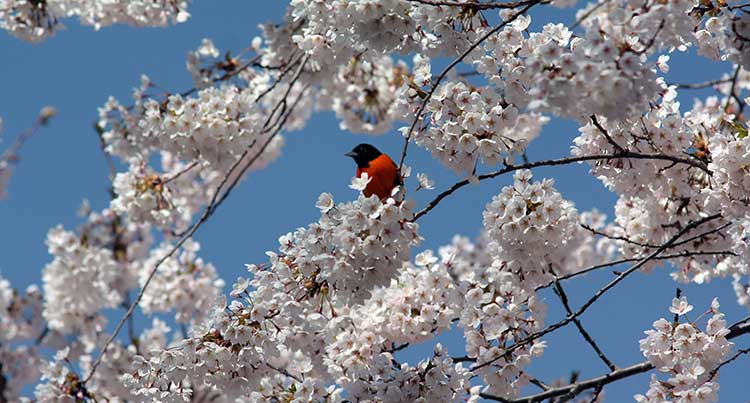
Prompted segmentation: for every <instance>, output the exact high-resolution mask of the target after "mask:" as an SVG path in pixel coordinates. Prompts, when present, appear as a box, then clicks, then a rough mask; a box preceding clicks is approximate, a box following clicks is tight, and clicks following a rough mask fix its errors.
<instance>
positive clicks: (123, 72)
mask: <svg viewBox="0 0 750 403" xmlns="http://www.w3.org/2000/svg"><path fill="white" fill-rule="evenodd" d="M285 4H286V2H283V1H247V0H246V1H242V0H225V1H222V2H212V1H197V2H195V3H194V4H192V5H191V7H190V9H189V11H190V12H191V14H192V18H191V19H190V20H188V22H187V23H185V24H181V25H177V26H174V27H171V28H168V29H132V28H129V27H122V26H116V27H108V28H104V29H102V30H101V31H99V32H95V31H94V30H93V29H92V28H90V27H81V26H79V25H78V24H77V23H76V22H75V21H66V22H67V25H68V28H67V29H66V30H63V31H61V32H59V33H58V34H57V36H55V37H54V38H52V39H49V40H47V41H46V42H43V43H41V44H29V43H25V42H21V41H19V40H17V39H15V38H13V37H11V36H9V35H7V34H6V33H4V32H2V33H0V55H2V63H0V116H2V118H3V120H4V125H3V126H4V130H3V136H2V138H1V140H2V142H0V150H3V149H4V148H5V147H7V145H8V144H10V143H11V142H12V139H13V138H14V136H15V135H16V134H17V133H19V132H20V131H21V130H23V129H24V128H26V127H28V125H29V124H30V123H31V122H32V121H33V120H34V118H35V116H36V114H37V113H38V111H39V109H40V108H41V107H43V106H44V105H53V106H55V107H56V108H57V109H58V111H59V115H58V116H57V117H55V119H54V120H53V121H52V124H51V125H50V127H49V128H46V129H43V130H42V131H40V132H39V133H38V134H37V135H36V136H35V137H33V138H32V139H31V140H30V141H29V142H28V143H27V144H26V146H25V147H24V148H23V150H22V152H21V161H20V163H19V165H18V167H17V169H16V173H15V175H14V177H13V179H12V182H11V186H10V189H9V196H8V199H7V200H4V201H0V245H3V247H2V248H0V273H2V275H3V276H4V277H6V278H8V279H9V280H10V281H11V283H12V284H13V285H14V286H15V287H17V288H24V287H26V286H27V285H30V284H33V283H37V284H39V282H40V279H41V270H42V268H43V267H44V265H45V264H46V263H47V262H48V261H49V260H50V257H49V255H48V254H47V250H46V246H45V244H44V239H45V236H46V233H47V231H48V229H49V228H51V227H53V226H55V225H57V224H58V223H60V224H63V225H64V226H65V227H66V228H74V227H75V226H76V225H77V224H78V223H79V221H78V218H77V216H76V210H77V209H78V207H79V206H80V204H81V201H82V200H83V199H84V198H86V199H88V200H89V201H90V202H91V205H92V207H93V208H94V209H96V210H99V209H101V208H104V207H106V206H107V204H108V200H109V199H108V194H107V188H108V186H109V183H108V181H107V170H106V164H105V161H104V158H103V157H102V154H101V153H100V151H99V145H98V139H97V137H96V134H95V132H94V130H93V129H92V125H93V123H94V122H95V121H96V119H97V107H99V106H101V105H102V104H103V103H104V102H105V101H106V99H107V97H108V96H110V95H114V96H115V97H117V98H118V99H120V100H122V101H123V102H129V99H130V94H131V90H132V88H133V87H134V86H136V85H137V84H138V78H139V76H140V74H142V73H146V74H148V75H149V76H150V77H151V78H152V80H153V81H154V82H155V83H157V84H158V85H160V86H161V87H163V88H167V89H171V90H181V89H186V88H189V87H190V86H191V80H190V76H189V74H188V73H187V71H186V70H185V55H186V54H187V52H188V51H191V50H193V49H195V48H196V47H197V46H198V45H199V44H200V41H201V39H202V38H204V37H208V38H211V39H213V40H214V42H215V43H216V45H217V46H218V47H219V48H220V50H237V49H241V48H244V47H246V46H247V45H248V44H249V42H250V40H251V39H252V37H253V36H255V35H257V34H258V30H257V24H258V23H262V22H266V21H280V20H281V18H282V15H283V10H284V7H285ZM532 15H533V16H534V19H533V24H532V29H534V28H538V27H539V26H541V24H542V23H543V22H566V21H567V22H569V21H571V13H570V12H561V11H560V10H558V9H553V8H550V7H547V8H545V9H543V10H541V11H538V12H535V13H534V14H532ZM688 60H689V62H688ZM670 65H671V67H672V71H671V72H670V75H669V76H668V79H669V80H670V81H675V82H699V81H703V80H707V79H713V78H717V77H719V76H720V74H722V73H723V72H726V71H728V69H729V66H728V65H727V64H720V65H717V64H714V63H711V62H708V61H706V60H705V59H702V58H688V57H686V56H684V55H673V57H672V63H670ZM705 94H707V92H705V91H703V92H697V91H692V92H690V93H684V94H681V96H680V100H681V101H682V105H683V110H684V109H686V108H689V107H690V106H691V105H692V98H693V97H694V96H703V95H705ZM576 135H577V126H576V125H575V124H574V123H572V122H566V121H560V120H553V122H552V123H550V124H549V125H547V126H546V127H545V129H544V131H543V133H542V136H541V137H540V138H539V139H537V140H535V142H534V143H533V144H532V146H531V147H530V149H529V153H528V154H529V157H530V159H532V160H535V159H542V158H552V157H562V156H565V155H567V154H568V153H569V147H570V145H571V144H572V139H573V138H574V137H576ZM362 141H367V142H370V143H372V144H375V145H376V146H377V147H378V148H380V149H381V150H383V151H385V152H388V153H390V154H392V155H397V154H398V153H399V151H400V147H401V146H402V142H403V139H402V137H401V135H400V134H399V133H398V132H396V131H395V130H393V131H391V132H388V133H387V134H385V135H382V136H378V137H367V136H364V135H356V134H351V133H346V132H343V131H341V130H340V129H339V127H338V122H337V121H336V119H335V117H334V116H333V115H332V114H331V113H319V114H316V115H315V116H314V117H313V119H312V120H311V121H310V122H309V124H308V126H307V127H306V128H305V129H304V130H302V131H299V132H294V133H291V134H288V135H287V136H286V146H285V148H284V150H283V154H282V157H281V158H280V159H279V160H278V161H276V162H275V163H273V164H271V165H270V166H269V167H268V168H266V169H265V170H262V171H259V172H256V173H253V174H252V175H251V176H249V177H248V179H246V180H245V181H244V182H243V183H242V184H241V185H240V186H239V188H238V189H237V190H236V192H234V193H233V194H232V196H231V197H230V198H229V199H228V200H227V202H226V203H225V204H224V205H223V206H222V207H221V209H220V210H219V211H218V213H217V214H215V215H214V216H213V217H212V218H211V220H210V221H209V222H208V223H207V224H206V225H204V227H202V228H201V229H200V230H199V232H198V234H197V236H196V239H197V240H198V241H200V243H201V245H202V251H201V256H202V257H203V258H204V259H206V260H207V261H210V262H212V263H214V264H215V265H216V267H217V268H218V270H219V272H220V273H221V275H222V277H223V278H224V279H225V281H226V282H227V283H228V284H229V285H231V283H232V282H233V281H234V279H236V278H237V277H238V276H241V275H245V273H246V272H245V269H244V264H246V263H260V262H263V261H265V258H266V257H265V254H264V252H265V251H267V250H276V248H277V246H278V241H277V239H278V237H279V236H280V235H282V234H284V233H286V232H288V231H293V230H294V229H295V228H297V227H300V226H304V225H307V224H308V223H310V222H312V221H314V220H316V219H317V218H318V210H317V209H316V208H315V206H314V204H315V200H316V199H317V196H318V195H319V194H320V193H321V192H323V191H328V192H331V193H333V195H334V197H335V199H336V200H338V201H342V200H347V199H353V198H355V197H356V194H355V193H354V192H353V191H352V190H351V189H349V188H348V184H349V180H350V178H351V177H352V176H353V174H354V169H355V167H354V164H353V163H352V161H351V160H350V159H348V158H346V157H344V156H343V153H344V152H346V151H348V150H349V149H351V148H352V147H353V146H354V145H355V144H357V143H360V142H362ZM407 164H408V165H411V166H412V167H413V172H415V173H416V172H426V173H428V174H429V175H430V177H431V178H432V179H434V180H435V182H436V190H435V191H432V192H424V191H420V192H418V193H417V194H416V195H415V199H416V200H417V206H423V205H424V204H425V203H426V202H427V201H429V200H430V199H431V198H432V197H434V196H435V194H436V192H437V191H439V190H441V189H444V188H446V187H448V186H450V185H451V184H453V183H454V182H456V181H457V180H459V179H460V178H457V177H456V176H455V175H454V174H453V173H452V172H450V171H448V170H446V169H444V168H442V167H441V166H439V165H438V163H436V162H434V161H432V160H431V159H430V158H429V155H428V154H427V153H426V152H424V151H422V150H420V149H418V148H417V147H411V151H410V154H409V157H408V159H407ZM311 166H315V167H316V168H315V169H314V170H313V169H309V167H311ZM587 172H588V168H587V166H586V165H572V166H567V167H562V168H554V169H551V168H550V169H538V170H535V171H534V175H535V177H536V178H542V177H554V178H555V179H556V181H557V185H556V187H557V189H558V190H559V191H560V192H561V193H562V194H563V195H564V196H565V197H566V198H568V199H571V200H573V201H574V202H575V203H576V206H577V207H578V209H579V210H581V211H583V210H587V209H590V208H593V207H597V208H599V209H600V210H601V211H604V212H606V213H608V214H609V215H610V217H611V214H612V206H613V204H614V201H615V200H616V198H615V196H614V195H613V194H611V193H609V192H608V191H607V190H606V189H605V188H604V187H603V186H602V185H601V184H600V183H599V182H598V181H597V180H596V179H594V178H593V177H591V176H590V175H588V173H587ZM510 179H511V178H510V177H501V178H498V179H496V180H492V181H487V182H482V184H480V185H477V186H469V187H465V188H464V189H462V190H461V191H460V192H458V193H457V194H455V195H454V196H452V197H450V198H448V199H446V200H445V201H443V202H442V203H441V204H440V205H439V206H438V207H437V208H436V209H435V210H433V211H432V212H431V213H430V214H429V215H428V216H426V217H424V218H423V219H422V220H420V225H421V231H420V232H421V233H422V235H423V236H424V237H425V241H424V243H423V246H422V247H421V248H420V249H422V248H433V249H434V248H437V247H439V246H440V245H443V244H445V243H448V242H450V239H451V238H452V236H453V235H454V234H463V235H468V236H470V237H473V236H475V235H476V234H477V233H478V232H479V230H480V228H481V222H482V215H481V211H482V209H483V207H484V205H485V204H486V203H487V202H489V201H490V199H491V197H492V196H493V195H494V194H496V193H498V192H499V190H500V188H501V187H502V186H504V185H506V184H507V183H508V182H509V180H510ZM611 276H612V275H611V272H606V271H604V272H600V273H596V274H593V275H589V276H586V277H584V278H581V279H579V280H577V281H574V282H570V283H567V284H566V291H567V292H568V294H569V296H570V298H571V300H572V301H571V303H572V305H573V306H574V307H577V306H579V305H580V304H581V303H582V302H583V301H585V300H586V299H588V297H589V296H590V295H591V294H592V293H593V292H594V291H595V290H596V289H598V288H599V287H600V286H601V285H602V284H604V283H605V282H607V281H608V280H609V279H611ZM675 287H676V284H675V283H674V282H672V281H671V280H670V279H669V276H668V271H667V270H663V269H662V270H658V271H655V272H653V273H652V274H650V275H645V274H637V275H635V276H632V277H631V278H629V279H628V280H626V281H625V282H624V283H623V284H622V285H620V286H619V287H618V289H616V290H615V291H614V292H612V293H610V294H608V295H606V296H605V297H604V298H602V299H601V301H600V302H599V303H598V304H596V305H595V306H594V307H592V308H591V309H590V311H588V312H587V313H586V314H585V315H584V316H583V317H582V321H583V323H584V325H585V326H586V327H587V329H588V330H589V331H590V332H591V333H592V335H593V336H594V337H595V338H596V339H597V340H598V341H599V343H600V345H601V347H602V348H603V349H604V351H605V352H607V354H608V355H609V356H610V358H612V359H613V360H614V361H615V363H616V364H617V365H618V366H623V367H624V366H627V365H630V364H633V363H636V362H640V361H642V360H643V357H642V356H641V354H640V352H639V349H638V340H639V339H640V338H642V337H643V331H644V330H646V329H648V328H650V327H651V323H652V322H653V321H654V320H656V319H658V318H660V317H667V315H668V312H667V307H668V306H669V303H670V301H671V298H672V296H673V295H674V292H675ZM681 288H682V289H683V291H684V294H685V295H687V296H688V297H689V298H690V300H691V302H692V303H693V305H695V306H696V311H701V310H702V309H703V308H704V307H707V306H708V304H709V303H710V301H711V298H712V297H713V296H718V297H719V299H720V301H721V302H722V307H723V309H724V310H725V312H726V313H727V317H728V321H729V322H730V323H731V322H733V321H734V320H736V319H739V318H742V317H744V316H746V315H747V310H746V309H743V308H740V307H738V306H737V304H736V302H735V297H734V293H733V292H732V289H731V285H730V283H729V282H728V281H725V280H719V281H714V282H713V283H711V284H709V285H704V286H700V287H699V286H693V285H687V286H681ZM545 298H546V300H547V302H548V303H549V306H550V312H549V315H548V320H549V321H550V322H551V321H554V320H557V319H558V318H560V317H562V316H563V312H562V310H561V308H560V307H559V303H558V301H557V299H556V297H555V296H554V295H552V294H545ZM745 339H747V338H745ZM440 340H441V342H443V343H444V344H446V345H447V346H448V347H449V348H450V350H451V352H452V353H454V354H455V355H462V353H463V351H462V350H461V349H462V340H461V338H460V335H459V333H455V332H454V333H451V334H448V335H443V336H441V337H440ZM547 340H548V341H549V349H548V350H547V352H546V353H545V355H544V357H543V358H542V359H541V360H539V361H538V362H535V363H534V364H533V365H532V370H533V373H534V374H535V375H536V376H537V377H538V378H540V379H542V380H544V381H546V382H552V381H553V380H554V379H556V378H560V377H565V378H567V377H568V376H569V374H570V371H571V370H578V371H580V372H581V378H588V377H591V376H596V375H599V374H602V373H604V372H606V368H605V367H604V365H603V364H602V363H601V362H600V361H598V359H597V358H596V356H595V355H594V353H593V352H592V351H591V350H590V348H589V347H588V345H586V344H585V343H584V342H583V341H582V340H581V338H580V335H578V333H577V332H576V331H575V329H574V328H573V327H572V325H571V326H569V327H567V328H564V329H563V330H562V331H560V332H557V333H554V334H553V335H552V336H551V337H549V338H548V339H547ZM737 341H738V342H739V344H740V346H745V347H746V346H747V344H748V341H747V340H744V341H743V340H737ZM431 350H432V348H431V344H430V345H427V346H424V347H416V348H414V349H411V350H407V351H405V352H403V353H402V357H401V358H402V359H404V360H409V359H412V360H413V359H415V358H417V357H421V356H425V355H427V354H428V352H429V351H431ZM415 362H416V361H415ZM748 373H750V360H748V359H746V358H745V359H742V360H740V361H739V362H736V363H733V364H731V365H730V366H729V367H728V368H727V371H724V373H723V374H722V377H721V379H720V382H721V391H720V397H721V401H725V402H740V401H744V400H742V399H747V397H746V396H747V395H746V385H745V382H746V376H747V374H748ZM743 374H744V375H743ZM647 389H648V375H640V376H637V377H632V378H630V379H628V380H627V381H624V382H618V383H615V384H612V385H610V386H608V387H607V388H606V389H605V393H606V395H607V401H610V402H621V401H622V402H627V401H632V395H633V394H635V393H644V392H645V391H646V390H647Z"/></svg>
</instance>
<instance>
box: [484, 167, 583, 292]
mask: <svg viewBox="0 0 750 403" xmlns="http://www.w3.org/2000/svg"><path fill="white" fill-rule="evenodd" d="M531 178H532V175H531V171H529V170H519V171H517V172H516V174H515V176H514V181H513V185H512V186H506V187H504V188H503V189H502V190H501V191H500V194H498V195H497V196H495V197H493V199H492V201H491V202H490V203H489V204H488V205H487V207H486V208H485V210H484V229H485V234H486V237H487V240H488V241H489V242H488V245H487V247H488V248H489V249H490V250H492V253H494V254H496V256H498V257H500V258H501V259H502V266H503V267H502V268H501V270H503V271H507V272H511V273H516V274H517V275H518V277H519V278H523V281H524V282H526V283H527V287H526V288H527V289H533V288H534V287H537V286H540V285H544V284H547V283H548V282H549V281H551V280H552V279H553V278H554V277H555V271H558V274H560V275H562V274H568V273H572V272H575V271H577V270H578V269H582V268H583V267H584V266H585V265H586V264H590V262H586V261H585V260H588V259H585V260H584V261H581V260H580V259H578V258H576V257H575V256H576V253H575V252H576V249H577V248H578V247H579V246H581V245H583V244H585V243H586V242H587V239H588V238H590V237H587V236H586V231H585V230H584V229H583V228H582V227H581V225H580V219H579V217H578V211H577V210H576V209H575V207H574V206H573V204H572V203H571V202H569V201H567V200H565V199H563V197H562V195H561V194H560V193H559V192H557V191H556V190H555V189H554V188H553V185H554V181H553V180H551V179H545V180H543V181H541V182H532V181H531ZM589 247H590V246H589Z"/></svg>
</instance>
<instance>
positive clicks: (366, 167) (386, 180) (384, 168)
mask: <svg viewBox="0 0 750 403" xmlns="http://www.w3.org/2000/svg"><path fill="white" fill-rule="evenodd" d="M344 155H346V156H347V157H352V159H354V162H356V163H357V177H358V178H359V177H361V176H362V173H363V172H366V173H367V176H368V177H370V178H372V179H371V180H370V183H368V184H367V187H365V189H364V190H363V191H362V193H363V194H364V195H365V197H370V196H372V195H373V194H375V195H377V196H378V197H379V198H380V200H385V199H387V198H388V197H390V196H391V191H393V188H394V187H396V186H400V185H402V184H403V182H402V180H401V175H400V174H399V170H398V166H396V163H395V162H393V160H392V159H391V157H389V156H388V154H383V153H381V152H380V151H379V150H378V149H377V148H375V147H374V146H373V145H372V144H367V143H362V144H359V145H357V146H356V147H354V149H353V150H351V151H349V152H348V153H346V154H344Z"/></svg>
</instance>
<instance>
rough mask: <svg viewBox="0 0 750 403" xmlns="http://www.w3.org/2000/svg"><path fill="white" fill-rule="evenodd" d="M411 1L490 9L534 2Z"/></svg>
mask: <svg viewBox="0 0 750 403" xmlns="http://www.w3.org/2000/svg"><path fill="white" fill-rule="evenodd" d="M406 1H408V2H411V3H419V4H424V5H426V6H435V7H459V8H468V9H472V10H491V9H504V8H517V7H520V6H524V5H527V4H530V3H534V2H535V1H534V0H522V1H509V2H487V3H481V2H478V1H471V2H469V1H467V2H465V3H462V2H458V1H447V0H406Z"/></svg>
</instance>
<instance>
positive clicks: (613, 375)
mask: <svg viewBox="0 0 750 403" xmlns="http://www.w3.org/2000/svg"><path fill="white" fill-rule="evenodd" d="M747 333H750V323H744V324H741V325H735V326H732V327H731V328H730V329H729V334H727V339H734V338H736V337H738V336H740V335H743V334H747ZM740 351H744V350H740ZM740 355H741V354H740ZM738 356H739V355H738ZM735 359H736V357H735ZM652 369H654V366H653V364H651V363H650V362H648V361H644V362H641V363H639V364H635V365H632V366H630V367H627V368H623V369H618V370H616V371H613V372H610V373H608V374H605V375H602V376H598V377H596V378H591V379H589V380H586V381H582V382H576V383H573V384H571V385H566V386H561V387H559V388H553V389H549V390H547V391H545V392H541V393H537V394H535V395H531V396H526V397H523V398H520V399H515V400H509V399H504V398H502V397H499V396H493V395H488V394H483V395H482V397H483V398H485V399H489V400H494V401H496V402H504V403H535V402H541V401H543V400H546V399H551V398H554V397H558V396H571V395H577V394H578V393H580V392H582V391H584V390H587V389H595V388H599V387H603V386H604V385H607V384H610V383H612V382H615V381H618V380H620V379H623V378H627V377H629V376H633V375H637V374H642V373H644V372H648V371H650V370H652Z"/></svg>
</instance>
